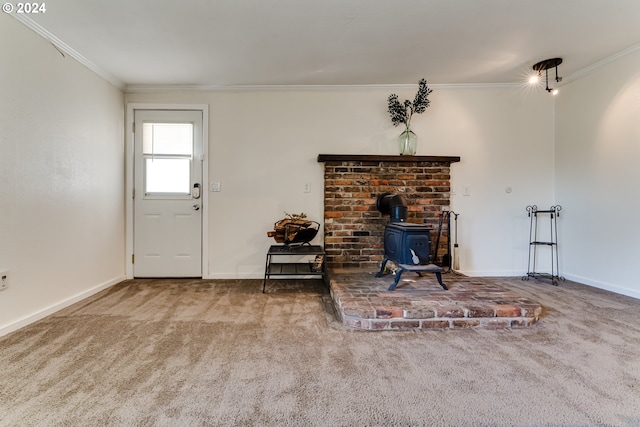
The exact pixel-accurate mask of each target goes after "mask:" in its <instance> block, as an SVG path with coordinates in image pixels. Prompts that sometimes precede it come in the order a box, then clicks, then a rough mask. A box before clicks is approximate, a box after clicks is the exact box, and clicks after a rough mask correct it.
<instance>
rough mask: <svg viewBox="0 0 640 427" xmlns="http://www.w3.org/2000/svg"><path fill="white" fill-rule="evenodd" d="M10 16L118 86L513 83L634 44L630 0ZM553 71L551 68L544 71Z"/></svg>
mask: <svg viewBox="0 0 640 427" xmlns="http://www.w3.org/2000/svg"><path fill="white" fill-rule="evenodd" d="M46 7H47V10H46V12H45V13H42V14H37V15H29V16H26V15H22V16H18V15H16V14H15V13H14V14H13V16H15V17H17V18H18V19H19V20H21V21H22V22H24V23H25V24H27V25H28V26H30V27H31V28H33V29H35V30H36V31H38V32H39V33H40V34H42V35H44V36H45V37H48V38H49V39H50V40H53V41H54V42H55V44H57V45H58V46H59V47H60V48H61V49H62V50H64V51H66V52H67V54H71V56H74V57H76V58H78V59H80V60H81V61H82V62H83V63H85V64H86V65H88V66H89V67H90V68H93V69H94V71H97V72H99V73H100V74H102V75H103V76H106V77H107V78H108V79H109V80H111V81H112V82H114V83H115V84H117V85H120V86H122V87H125V86H129V87H131V86H139V85H153V86H158V85H171V86H174V85H188V86H199V87H228V86H234V87H235V86H245V85H249V86H254V85H278V86H279V85H385V84H416V83H417V82H418V80H419V79H420V78H422V77H425V78H426V79H427V80H428V82H429V83H430V84H462V83H473V84H492V83H519V82H522V81H523V80H525V78H526V75H527V74H528V73H529V72H530V71H531V66H532V65H533V64H534V63H536V62H538V61H540V60H543V59H547V58H553V57H562V58H563V59H564V63H563V64H562V65H561V66H560V67H559V72H560V74H561V75H564V76H567V75H571V74H572V73H577V72H580V70H583V69H585V68H586V67H589V66H591V65H593V64H595V63H598V62H599V61H602V60H604V59H606V58H608V57H610V56H612V55H615V54H617V53H619V52H622V51H625V50H628V49H635V48H638V47H640V0H536V1H529V0H173V1H168V0H166V1H158V0H55V1H52V2H46ZM554 77H555V74H554Z"/></svg>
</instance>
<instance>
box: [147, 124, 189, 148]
mask: <svg viewBox="0 0 640 427" xmlns="http://www.w3.org/2000/svg"><path fill="white" fill-rule="evenodd" d="M142 154H151V155H154V154H178V155H186V156H191V155H192V154H193V125H192V124H191V123H143V125H142Z"/></svg>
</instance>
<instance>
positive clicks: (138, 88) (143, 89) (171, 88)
mask: <svg viewBox="0 0 640 427" xmlns="http://www.w3.org/2000/svg"><path fill="white" fill-rule="evenodd" d="M429 87H431V88H434V89H469V88H496V87H502V88H506V87H522V83H455V84H437V83H436V84H431V83H429ZM415 88H416V85H415V84H378V85H373V84H372V85H234V86H213V85H128V86H127V87H126V88H125V93H150V92H269V91H274V92H275V91H340V90H350V91H351V90H372V89H380V90H398V91H401V90H404V89H406V90H414V89H415Z"/></svg>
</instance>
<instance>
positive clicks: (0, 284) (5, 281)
mask: <svg viewBox="0 0 640 427" xmlns="http://www.w3.org/2000/svg"><path fill="white" fill-rule="evenodd" d="M7 287H9V272H8V271H0V291H2V290H4V289H7Z"/></svg>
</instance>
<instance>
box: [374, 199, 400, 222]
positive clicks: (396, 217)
mask: <svg viewBox="0 0 640 427" xmlns="http://www.w3.org/2000/svg"><path fill="white" fill-rule="evenodd" d="M376 207H377V208H378V211H380V213H381V214H382V215H389V217H390V219H389V220H390V222H405V221H406V220H407V203H406V202H405V200H404V197H402V196H400V195H398V194H393V193H382V194H381V195H379V196H378V199H377V200H376Z"/></svg>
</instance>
